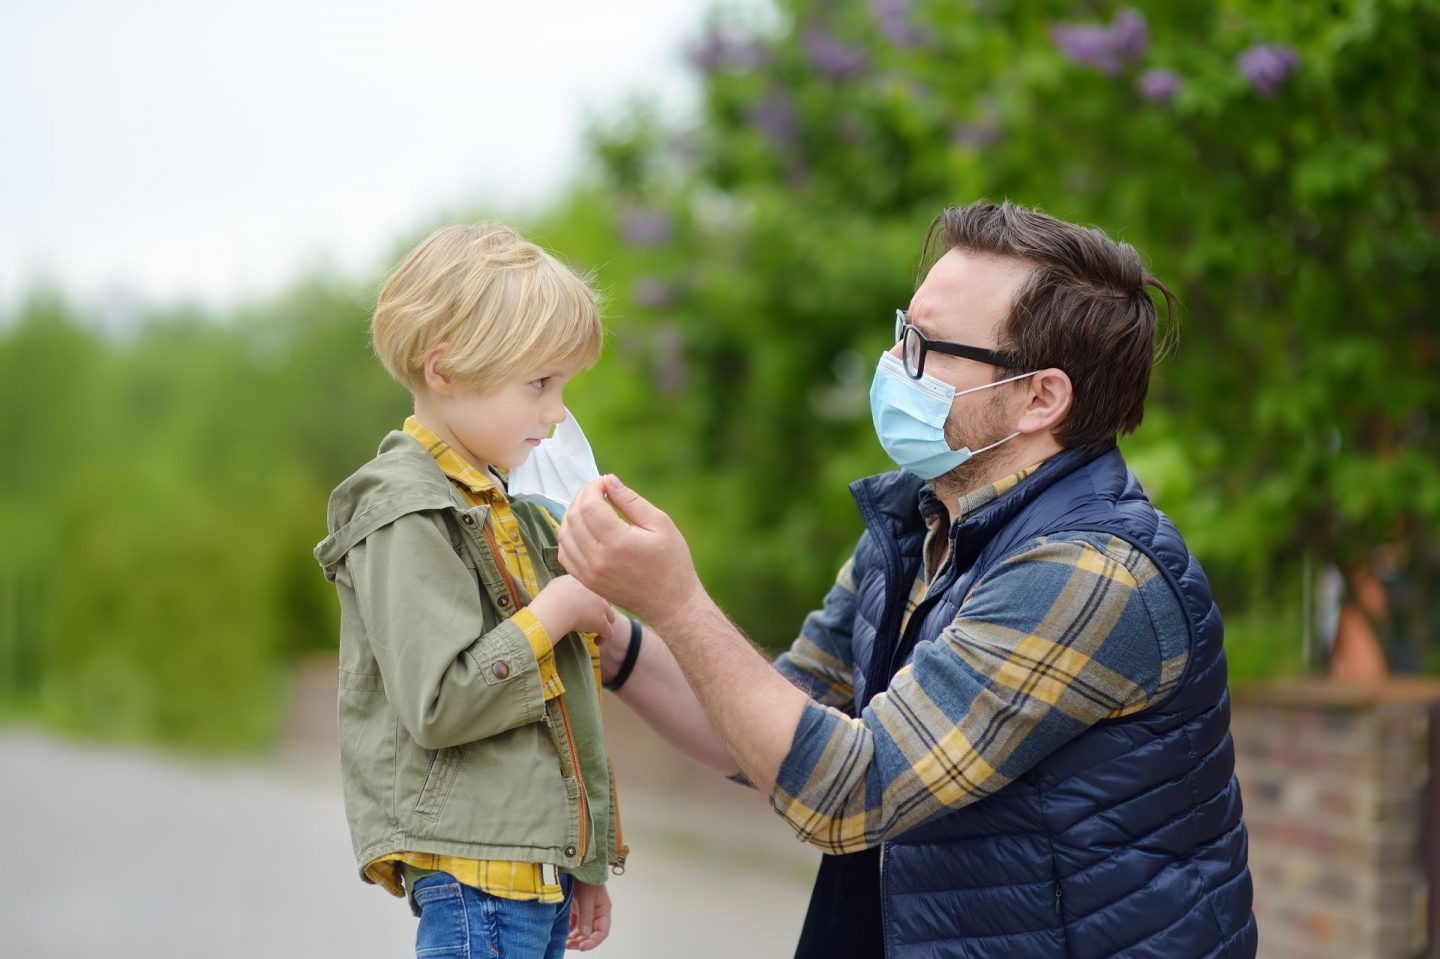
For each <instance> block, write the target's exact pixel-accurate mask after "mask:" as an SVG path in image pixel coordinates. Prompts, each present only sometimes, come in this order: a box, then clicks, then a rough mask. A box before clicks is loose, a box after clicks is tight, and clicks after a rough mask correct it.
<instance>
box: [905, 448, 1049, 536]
mask: <svg viewBox="0 0 1440 959" xmlns="http://www.w3.org/2000/svg"><path fill="white" fill-rule="evenodd" d="M1043 462H1044V460H1041V461H1040V463H1033V464H1031V465H1030V466H1027V467H1025V468H1024V469H1023V470H1020V471H1019V472H1018V473H1012V474H1010V475H1009V476H1007V477H1005V478H1004V479H1002V480H1000V481H999V482H996V483H991V484H990V485H989V486H982V487H980V488H979V489H973V490H971V491H970V492H968V493H966V494H965V495H964V496H961V497H960V500H959V503H958V504H957V506H956V510H955V522H957V523H960V522H963V521H964V520H966V519H967V518H969V517H970V516H972V515H974V514H975V512H976V511H977V510H979V509H980V508H981V507H983V506H988V505H989V504H990V503H993V502H994V501H995V500H997V499H999V498H1000V497H1001V496H1003V495H1004V494H1006V493H1008V492H1010V490H1012V489H1014V488H1015V487H1016V486H1018V485H1019V484H1020V481H1021V480H1023V479H1025V478H1026V477H1027V476H1029V475H1030V474H1031V473H1033V472H1035V471H1036V470H1037V469H1039V468H1040V465H1041V463H1043ZM920 513H921V515H923V516H924V517H925V518H926V521H927V524H928V523H929V522H930V521H931V520H933V519H934V518H937V517H938V518H939V519H940V520H941V521H942V522H943V520H944V518H945V516H946V511H945V504H943V503H942V502H940V497H938V496H936V495H935V492H934V490H932V489H931V488H930V484H929V483H926V484H925V485H924V486H921V487H920Z"/></svg>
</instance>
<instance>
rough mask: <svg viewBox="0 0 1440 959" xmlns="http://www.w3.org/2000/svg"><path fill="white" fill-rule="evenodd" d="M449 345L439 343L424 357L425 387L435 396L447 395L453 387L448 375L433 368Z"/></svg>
mask: <svg viewBox="0 0 1440 959" xmlns="http://www.w3.org/2000/svg"><path fill="white" fill-rule="evenodd" d="M449 345H450V344H448V343H441V344H440V345H439V346H437V347H435V349H433V350H431V351H430V353H429V355H427V356H426V357H425V388H426V389H428V390H429V391H430V392H431V393H434V394H435V395H437V396H449V395H450V394H451V393H452V392H454V389H455V388H454V387H453V386H452V385H451V384H450V377H448V376H446V375H445V374H444V373H441V372H440V371H439V370H438V369H436V368H435V364H436V363H439V362H440V357H442V356H444V355H445V348H446V347H448V346H449Z"/></svg>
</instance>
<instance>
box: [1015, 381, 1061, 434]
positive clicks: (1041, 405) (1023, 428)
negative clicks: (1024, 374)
mask: <svg viewBox="0 0 1440 959" xmlns="http://www.w3.org/2000/svg"><path fill="white" fill-rule="evenodd" d="M1074 399H1075V391H1074V388H1073V387H1072V386H1071V385H1070V377H1069V376H1067V375H1066V373H1065V371H1064V370H1062V369H1057V368H1055V367H1050V368H1049V369H1044V370H1039V371H1038V372H1036V373H1035V375H1034V376H1032V377H1030V400H1029V402H1028V403H1026V404H1025V409H1024V410H1023V411H1022V412H1021V414H1020V422H1019V423H1017V424H1016V425H1015V428H1016V429H1017V430H1019V431H1020V432H1021V433H1040V432H1054V431H1055V430H1056V429H1058V428H1059V427H1060V424H1061V423H1063V422H1065V417H1066V416H1067V415H1068V414H1069V412H1070V404H1071V402H1073V401H1074Z"/></svg>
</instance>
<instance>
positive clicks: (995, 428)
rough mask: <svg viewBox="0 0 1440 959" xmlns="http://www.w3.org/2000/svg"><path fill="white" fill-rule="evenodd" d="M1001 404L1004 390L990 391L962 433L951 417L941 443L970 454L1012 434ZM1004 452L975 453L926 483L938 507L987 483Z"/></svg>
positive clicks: (1000, 448) (1003, 403)
mask: <svg viewBox="0 0 1440 959" xmlns="http://www.w3.org/2000/svg"><path fill="white" fill-rule="evenodd" d="M1004 401H1005V395H1004V388H1003V387H1001V388H999V389H996V390H993V391H992V395H991V397H990V400H989V402H987V403H986V404H985V407H984V409H983V410H981V411H980V412H979V413H978V414H977V415H976V417H975V419H974V421H972V423H971V424H970V428H969V429H966V430H963V431H962V429H961V427H960V426H959V425H958V423H957V418H956V416H955V415H954V414H953V413H952V414H951V415H950V417H949V418H948V419H946V420H945V442H946V443H949V444H950V448H951V449H952V450H953V449H959V448H960V447H961V446H968V447H970V448H971V449H972V450H974V449H980V448H982V447H985V446H989V445H990V444H991V443H994V442H996V441H997V440H1001V439H1004V438H1005V437H1007V436H1009V435H1010V434H1011V433H1013V432H1015V430H1014V428H1012V427H1011V426H1009V425H1007V424H1006V422H1005V402H1004ZM1004 449H1005V446H1004V445H1003V444H1002V445H1000V446H997V447H996V448H995V449H993V450H986V451H985V452H984V453H977V454H975V455H974V456H972V457H970V458H969V459H968V460H966V461H965V462H963V463H961V464H960V465H959V466H957V467H955V468H954V469H952V470H950V472H948V473H944V474H941V475H940V476H937V477H935V479H933V480H931V483H930V485H931V488H932V489H933V490H934V491H935V495H936V496H937V497H939V498H940V501H941V502H942V503H946V504H949V505H951V506H953V505H954V503H955V501H956V500H958V499H959V498H960V497H962V496H964V495H965V494H966V493H969V492H970V491H971V490H973V489H975V488H976V487H977V486H979V485H981V484H982V483H984V482H985V481H986V480H987V479H989V477H988V475H987V474H988V472H989V470H990V467H991V465H992V463H993V462H994V459H995V456H996V455H997V454H999V453H1000V452H1001V451H1002V450H1004Z"/></svg>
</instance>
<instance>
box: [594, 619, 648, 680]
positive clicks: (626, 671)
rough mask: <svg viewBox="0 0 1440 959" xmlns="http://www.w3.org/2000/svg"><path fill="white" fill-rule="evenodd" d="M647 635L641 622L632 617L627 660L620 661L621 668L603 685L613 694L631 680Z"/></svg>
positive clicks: (626, 653)
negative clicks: (643, 638) (641, 640)
mask: <svg viewBox="0 0 1440 959" xmlns="http://www.w3.org/2000/svg"><path fill="white" fill-rule="evenodd" d="M644 635H645V632H644V630H643V629H642V628H641V626H640V620H638V619H636V618H634V617H633V616H632V617H630V645H629V647H627V648H626V650H625V658H624V659H623V660H621V661H620V668H619V669H618V670H616V671H615V675H614V676H611V677H610V681H609V682H605V683H601V684H600V685H602V686H604V687H605V688H606V689H608V690H610V692H612V693H618V692H619V691H620V687H621V686H624V685H625V680H627V679H629V678H630V671H631V670H632V669H634V668H635V660H637V659H639V658H640V638H641V637H642V636H644Z"/></svg>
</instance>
